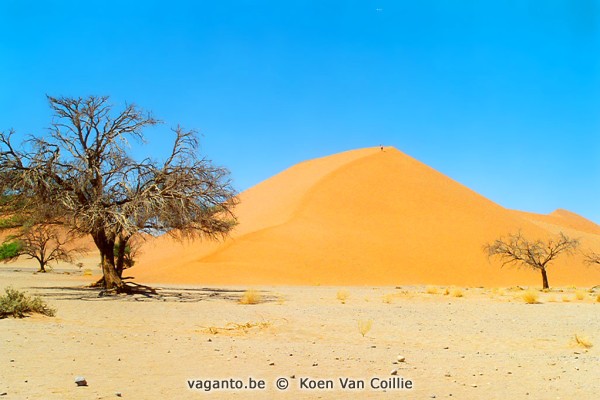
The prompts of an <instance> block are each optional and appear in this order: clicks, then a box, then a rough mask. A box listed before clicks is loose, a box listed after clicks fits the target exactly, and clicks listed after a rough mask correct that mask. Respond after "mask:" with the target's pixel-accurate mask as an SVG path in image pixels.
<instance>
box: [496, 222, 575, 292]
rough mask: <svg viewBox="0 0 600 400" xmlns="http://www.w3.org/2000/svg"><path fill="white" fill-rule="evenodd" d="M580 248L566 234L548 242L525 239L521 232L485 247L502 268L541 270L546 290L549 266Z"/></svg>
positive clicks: (561, 234)
mask: <svg viewBox="0 0 600 400" xmlns="http://www.w3.org/2000/svg"><path fill="white" fill-rule="evenodd" d="M578 246H579V241H578V240H577V239H570V238H569V237H568V236H566V235H565V234H564V233H562V232H561V233H560V234H559V236H558V238H550V239H548V240H547V241H543V240H536V241H531V240H529V239H527V238H525V237H524V236H523V235H522V234H521V232H520V231H519V232H518V233H516V234H511V235H509V236H508V238H506V239H504V238H500V239H497V240H495V241H494V242H493V243H491V244H487V245H485V246H484V250H485V251H486V252H487V254H488V257H497V258H499V259H500V261H501V262H502V266H505V265H509V264H515V265H521V266H525V267H529V268H533V269H537V270H540V271H541V272H542V277H543V280H544V288H547V286H548V280H547V276H546V268H547V266H548V265H549V264H550V263H551V262H552V261H553V260H555V259H556V258H557V257H558V256H559V255H560V254H562V253H567V254H570V253H572V252H573V251H574V250H575V249H576V248H577V247H578Z"/></svg>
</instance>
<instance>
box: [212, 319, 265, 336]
mask: <svg viewBox="0 0 600 400" xmlns="http://www.w3.org/2000/svg"><path fill="white" fill-rule="evenodd" d="M271 325H273V324H272V323H271V322H246V323H245V324H238V323H235V322H230V323H228V324H227V325H225V326H223V327H219V326H209V327H208V328H205V329H204V332H205V333H209V334H211V335H218V334H223V333H226V334H245V333H249V332H250V331H253V330H258V331H261V330H263V329H267V328H269V327H271Z"/></svg>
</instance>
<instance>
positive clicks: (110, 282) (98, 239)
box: [92, 232, 125, 292]
mask: <svg viewBox="0 0 600 400" xmlns="http://www.w3.org/2000/svg"><path fill="white" fill-rule="evenodd" d="M92 237H93V238H94V243H95V244H96V247H98V250H100V254H101V259H102V275H103V277H102V281H103V287H104V288H105V289H107V290H115V289H116V290H117V292H119V291H121V290H123V289H124V288H125V283H124V282H123V280H122V279H121V277H120V276H119V274H117V270H116V268H115V256H114V248H115V241H114V240H110V239H108V238H107V237H106V235H105V234H104V233H103V232H99V233H98V234H96V235H92Z"/></svg>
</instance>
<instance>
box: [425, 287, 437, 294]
mask: <svg viewBox="0 0 600 400" xmlns="http://www.w3.org/2000/svg"><path fill="white" fill-rule="evenodd" d="M425 292H426V293H427V294H438V288H436V287H435V286H428V287H427V289H426V290H425Z"/></svg>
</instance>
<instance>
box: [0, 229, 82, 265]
mask: <svg viewBox="0 0 600 400" xmlns="http://www.w3.org/2000/svg"><path fill="white" fill-rule="evenodd" d="M72 239H73V238H72V237H71V235H69V234H61V232H60V231H59V229H58V227H56V226H53V225H49V224H38V225H33V226H23V227H22V228H21V230H20V232H19V233H18V234H16V235H11V236H9V237H7V239H6V240H5V242H4V243H5V244H7V243H15V244H16V249H17V250H16V251H15V252H14V253H13V254H11V255H10V256H8V257H6V258H4V259H3V260H2V261H4V262H10V261H15V260H17V259H18V258H19V257H22V256H25V257H27V258H28V259H35V260H37V261H38V263H39V264H40V272H46V267H47V266H48V264H49V263H51V262H56V263H58V262H59V261H64V262H68V263H73V262H74V261H75V257H76V256H77V255H79V254H82V253H83V252H85V249H84V248H76V247H69V246H68V245H67V243H70V242H71V241H72Z"/></svg>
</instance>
